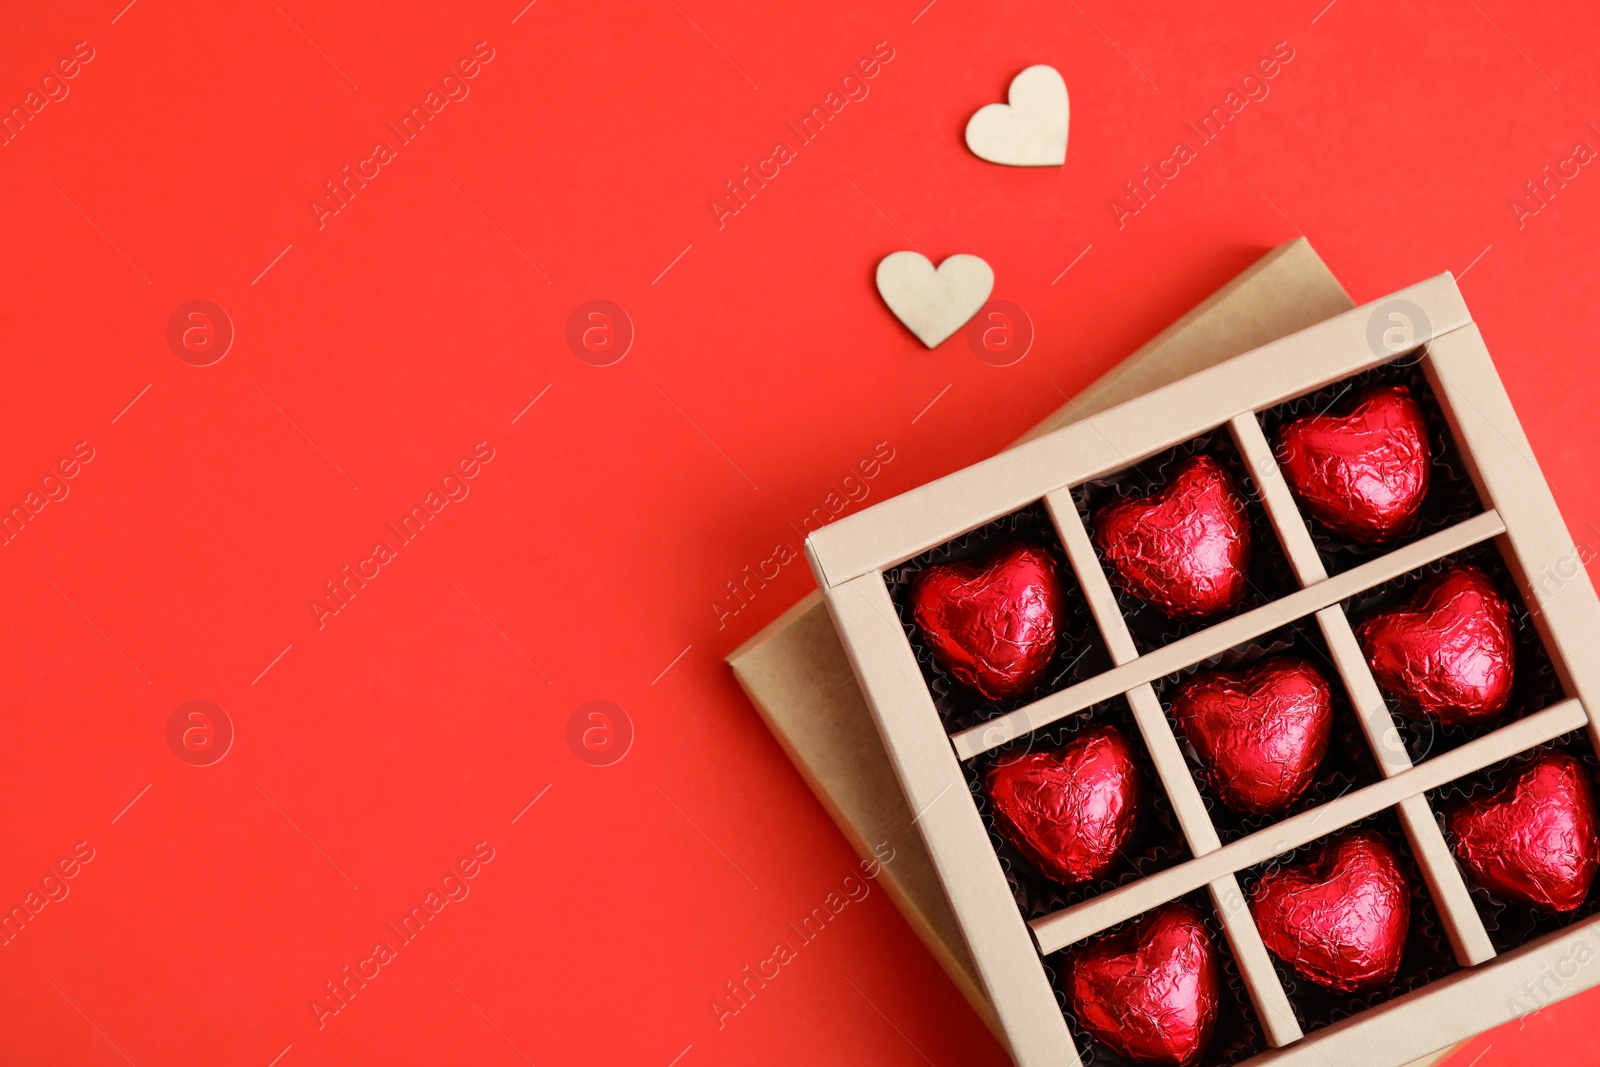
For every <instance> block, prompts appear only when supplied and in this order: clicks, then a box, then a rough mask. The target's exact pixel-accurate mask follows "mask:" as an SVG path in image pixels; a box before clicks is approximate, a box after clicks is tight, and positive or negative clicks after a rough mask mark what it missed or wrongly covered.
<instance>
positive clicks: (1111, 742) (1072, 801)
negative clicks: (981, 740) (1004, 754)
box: [984, 726, 1144, 885]
mask: <svg viewBox="0 0 1600 1067" xmlns="http://www.w3.org/2000/svg"><path fill="white" fill-rule="evenodd" d="M984 792H985V793H986V794H987V795H988V797H989V805H990V809H991V811H992V812H993V813H994V820H995V825H996V827H997V828H998V829H999V831H1000V835H1001V836H1002V837H1004V838H1005V839H1006V840H1007V841H1009V842H1010V843H1011V844H1012V845H1013V846H1014V847H1015V848H1016V849H1017V851H1018V852H1021V853H1022V854H1023V856H1025V857H1026V858H1027V860H1028V862H1030V863H1032V864H1033V865H1034V866H1035V867H1037V868H1038V869H1039V871H1040V872H1042V873H1043V874H1045V875H1046V876H1048V877H1050V878H1053V879H1055V880H1056V881H1058V882H1061V883H1064V884H1066V885H1080V884H1082V883H1085V882H1092V881H1095V880H1096V879H1098V878H1100V877H1102V876H1103V875H1104V874H1105V873H1106V872H1107V871H1109V870H1110V869H1111V868H1112V866H1113V865H1115V863H1116V861H1117V858H1118V855H1119V854H1120V853H1121V851H1122V849H1123V847H1124V846H1125V845H1126V844H1127V843H1128V840H1129V838H1131V837H1132V836H1133V832H1134V830H1135V829H1136V828H1137V826H1138V822H1139V810H1140V808H1141V806H1142V805H1143V802H1144V795H1143V794H1144V786H1143V783H1142V782H1141V781H1140V775H1139V768H1138V765H1137V764H1136V763H1135V762H1134V755H1133V747H1132V746H1131V745H1130V744H1129V743H1128V739H1127V738H1125V737H1123V736H1122V734H1121V732H1119V731H1118V730H1117V729H1116V728H1115V727H1112V726H1090V727H1087V728H1085V729H1084V730H1082V731H1080V732H1079V733H1077V734H1075V735H1074V736H1073V737H1072V738H1071V739H1070V740H1069V741H1068V742H1067V743H1066V744H1065V745H1064V746H1062V747H1061V748H1059V749H1057V750H1055V751H1051V752H1029V753H1026V754H1024V755H1021V756H1017V757H1014V758H1011V759H1006V760H1004V761H1002V762H1000V763H998V764H996V765H995V766H994V767H992V768H990V770H989V773H988V775H987V776H986V777H985V782H984Z"/></svg>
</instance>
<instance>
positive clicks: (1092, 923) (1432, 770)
mask: <svg viewBox="0 0 1600 1067" xmlns="http://www.w3.org/2000/svg"><path fill="white" fill-rule="evenodd" d="M1587 721H1588V716H1587V715H1586V714H1585V712H1584V710H1583V706H1582V705H1581V704H1580V703H1579V702H1578V701H1577V700H1570V699H1569V700H1564V701H1562V702H1561V703H1559V704H1555V705H1553V706H1551V707H1548V708H1546V709H1544V710H1543V711H1539V712H1535V713H1534V714H1532V715H1529V716H1528V717H1527V718H1524V719H1519V720H1517V721H1516V722H1514V723H1511V724H1510V725H1509V726H1505V727H1502V728H1501V729H1499V730H1496V731H1495V732H1494V733H1492V734H1486V735H1484V736H1483V737H1479V738H1477V739H1475V740H1472V741H1469V742H1467V743H1466V744H1464V745H1462V746H1461V747H1460V748H1456V749H1452V750H1451V751H1449V752H1446V753H1444V754H1443V755H1440V756H1435V757H1434V758H1433V759H1431V760H1428V761H1427V762H1426V763H1423V764H1419V765H1418V766H1416V767H1413V768H1411V769H1410V770H1407V771H1404V772H1402V773H1400V774H1397V775H1395V776H1394V777H1392V778H1386V779H1384V780H1383V781H1381V782H1375V783H1373V784H1372V785H1369V786H1365V787H1363V788H1361V789H1356V790H1353V791H1351V792H1349V793H1346V794H1344V795H1343V796H1340V797H1336V798H1334V799H1333V800H1331V801H1329V802H1328V803H1326V804H1323V805H1321V806H1319V807H1316V808H1312V809H1311V810H1309V811H1303V812H1301V813H1300V814H1298V815H1291V816H1290V817H1289V818H1287V819H1284V820H1283V821H1281V822H1278V823H1274V824H1273V825H1271V826H1268V827H1265V828H1264V829H1261V830H1257V831H1256V832H1255V833H1253V834H1250V835H1249V836H1248V837H1242V838H1240V839H1239V840H1237V841H1233V842H1230V843H1229V844H1226V845H1223V846H1222V847H1221V848H1219V849H1217V850H1216V851H1215V852H1208V853H1206V854H1205V855H1203V856H1197V857H1195V858H1194V859H1191V860H1188V861H1187V862H1185V863H1180V864H1179V865H1177V866H1176V867H1169V868H1167V869H1166V870H1164V871H1158V872H1156V873H1155V874H1152V875H1150V876H1149V877H1147V878H1143V879H1141V880H1140V881H1137V882H1132V883H1130V884H1128V885H1125V886H1121V887H1119V888H1117V889H1113V890H1111V891H1110V892H1107V893H1102V894H1100V895H1099V896H1097V897H1092V898H1090V899H1089V900H1086V901H1084V902H1083V903H1081V904H1075V905H1073V906H1072V907H1070V908H1063V909H1062V910H1060V911H1058V912H1055V913H1054V914H1052V915H1046V916H1044V917H1042V918H1039V919H1034V920H1033V921H1032V922H1031V923H1030V924H1029V925H1030V926H1031V927H1032V929H1033V935H1034V938H1035V940H1036V941H1037V942H1038V944H1039V948H1040V950H1041V951H1042V952H1045V953H1050V952H1054V951H1056V950H1058V949H1061V948H1064V947H1066V946H1067V945H1070V944H1072V943H1074V942H1076V941H1079V940H1081V939H1083V938H1085V937H1087V936H1089V935H1090V934H1093V933H1095V932H1097V931H1099V930H1103V929H1105V928H1106V927H1108V926H1115V925H1116V924H1117V923H1120V922H1123V921H1125V920H1127V919H1131V918H1133V917H1134V916H1136V915H1141V914H1143V913H1144V912H1146V911H1148V910H1150V909H1151V908H1153V907H1155V906H1156V905H1158V904H1163V903H1165V902H1167V901H1169V900H1173V899H1175V898H1177V897H1180V896H1183V895H1184V894H1185V893H1192V892H1193V891H1195V890H1196V889H1199V888H1200V887H1201V886H1203V885H1206V884H1207V883H1209V882H1213V881H1215V880H1216V879H1218V878H1220V877H1222V876H1223V875H1224V874H1233V873H1236V872H1238V871H1240V870H1243V869H1245V868H1247V867H1253V866H1255V865H1256V864H1258V863H1261V862H1263V861H1265V860H1268V859H1271V858H1272V857H1273V856H1277V855H1280V854H1282V853H1284V852H1288V851H1289V850H1290V849H1294V848H1298V847H1300V846H1301V845H1304V844H1306V843H1307V842H1310V841H1314V840H1316V839H1317V838H1319V837H1323V836H1325V835H1327V834H1331V833H1333V832H1334V831H1336V830H1338V829H1340V828H1341V827H1344V826H1348V825H1350V824H1351V823H1354V822H1359V821H1360V820H1362V819H1365V818H1366V817H1367V816H1369V815H1373V814H1376V813H1377V812H1379V811H1382V810H1384V809H1385V808H1391V807H1395V806H1396V805H1398V804H1399V803H1400V802H1401V801H1402V800H1405V799H1406V798H1407V797H1412V796H1419V795H1421V794H1422V793H1424V792H1426V791H1427V790H1429V789H1436V788H1438V787H1439V786H1441V785H1443V784H1445V783H1446V782H1450V781H1454V780H1455V779H1457V778H1460V777H1463V776H1464V775H1468V774H1472V773H1473V772H1475V771H1479V770H1482V769H1483V768H1484V767H1487V766H1489V765H1491V764H1493V763H1497V762H1499V761H1500V760H1503V759H1506V758H1507V757H1509V756H1513V755H1516V754H1517V753H1518V752H1523V751H1526V750H1527V749H1530V748H1533V747H1534V746H1536V745H1540V744H1543V743H1544V742H1546V741H1549V740H1551V739H1553V738H1556V737H1560V736H1561V735H1562V734H1564V733H1567V732H1569V731H1571V730H1575V729H1577V728H1578V727H1579V726H1582V725H1584V724H1585V723H1586V722H1587Z"/></svg>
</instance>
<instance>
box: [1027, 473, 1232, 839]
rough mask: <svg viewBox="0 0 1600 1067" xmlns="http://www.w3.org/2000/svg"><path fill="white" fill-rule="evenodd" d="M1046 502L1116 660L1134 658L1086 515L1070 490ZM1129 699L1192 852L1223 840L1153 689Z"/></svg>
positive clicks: (1141, 688) (1134, 650) (1136, 692)
mask: <svg viewBox="0 0 1600 1067" xmlns="http://www.w3.org/2000/svg"><path fill="white" fill-rule="evenodd" d="M1044 503H1045V508H1046V510H1048V511H1049V512H1050V518H1051V520H1052V521H1053V522H1054V523H1055V526H1056V532H1057V533H1059V534H1060V535H1061V544H1062V547H1063V548H1065V549H1066V551H1067V558H1068V559H1069V560H1071V561H1072V568H1073V571H1074V573H1075V574H1076V575H1077V577H1078V585H1079V586H1080V587H1082V589H1083V594H1084V597H1085V598H1086V599H1087V600H1088V601H1089V610H1090V612H1091V613H1092V614H1093V615H1094V620H1095V623H1096V624H1097V625H1098V626H1099V628H1100V633H1101V636H1102V637H1103V638H1104V639H1105V642H1106V647H1107V648H1108V649H1109V650H1110V652H1111V660H1112V662H1113V663H1117V664H1122V663H1131V662H1132V661H1133V660H1135V659H1138V658H1139V652H1138V649H1137V648H1136V647H1135V646H1134V643H1133V635H1132V634H1131V633H1129V632H1128V624H1127V622H1126V620H1124V619H1123V617H1122V611H1121V609H1120V608H1119V607H1118V606H1117V598H1116V594H1115V593H1113V592H1112V591H1111V583H1110V582H1109V581H1107V580H1106V573H1105V569H1104V568H1103V567H1101V565H1100V560H1099V557H1098V556H1097V555H1096V554H1095V551H1094V546H1093V545H1092V544H1091V543H1090V541H1089V532H1088V531H1087V530H1086V529H1085V528H1084V525H1083V517H1082V516H1081V515H1079V514H1078V508H1077V505H1076V504H1075V503H1074V502H1073V500H1072V493H1071V491H1070V490H1066V489H1058V490H1056V491H1055V492H1053V493H1051V494H1049V495H1048V496H1046V497H1045V498H1044ZM1127 698H1128V705H1129V707H1130V708H1131V709H1132V710H1133V719H1134V722H1135V723H1136V724H1137V725H1138V727H1139V733H1140V735H1141V736H1142V737H1143V738H1144V745H1145V749H1146V750H1147V751H1148V752H1149V753H1150V761H1151V762H1152V763H1154V764H1155V768H1156V776H1157V777H1158V778H1160V779H1161V784H1162V786H1163V788H1165V790H1166V793H1167V799H1168V800H1170V801H1171V802H1172V808H1173V813H1174V814H1175V815H1176V816H1177V818H1178V826H1179V828H1180V829H1182V831H1183V836H1184V840H1185V841H1186V842H1187V843H1188V846H1189V851H1190V853H1191V854H1193V855H1196V856H1199V855H1201V854H1203V853H1206V852H1211V851H1213V850H1215V849H1217V848H1218V847H1220V846H1221V844H1222V841H1221V840H1220V839H1219V838H1218V837H1217V831H1216V828H1215V827H1214V826H1212V825H1211V815H1210V813H1209V812H1207V810H1206V803H1205V801H1204V800H1202V799H1200V790H1199V788H1198V787H1197V786H1196V785H1195V782H1194V775H1193V774H1191V773H1190V771H1189V764H1188V761H1187V760H1185V759H1184V758H1183V751H1182V749H1180V748H1179V747H1178V739H1177V737H1176V736H1174V734H1173V732H1172V724H1171V723H1170V722H1169V721H1167V716H1166V713H1165V712H1164V711H1162V710H1161V702H1160V701H1159V700H1157V699H1156V694H1155V690H1154V689H1152V688H1150V686H1149V685H1148V684H1145V685H1140V686H1135V687H1134V688H1133V689H1131V690H1129V692H1128V694H1127Z"/></svg>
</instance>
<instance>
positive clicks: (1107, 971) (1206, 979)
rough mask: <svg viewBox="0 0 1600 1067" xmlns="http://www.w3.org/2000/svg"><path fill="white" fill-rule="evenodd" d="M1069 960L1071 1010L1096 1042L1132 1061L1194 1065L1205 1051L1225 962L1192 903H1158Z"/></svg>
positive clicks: (1179, 1066) (1214, 1020) (1182, 1066)
mask: <svg viewBox="0 0 1600 1067" xmlns="http://www.w3.org/2000/svg"><path fill="white" fill-rule="evenodd" d="M1068 967H1069V968H1070V973H1069V974H1068V976H1067V982H1066V986H1067V998H1068V1000H1069V1001H1070V1002H1071V1005H1072V1012H1073V1014H1074V1015H1075V1016H1076V1017H1077V1019H1078V1023H1079V1025H1081V1026H1082V1027H1083V1028H1084V1029H1085V1030H1087V1031H1088V1032H1089V1033H1090V1035H1092V1036H1093V1037H1094V1038H1095V1039H1096V1040H1097V1041H1100V1042H1102V1043H1104V1044H1105V1045H1107V1046H1108V1047H1109V1048H1111V1049H1112V1050H1113V1051H1115V1052H1117V1053H1118V1054H1120V1055H1122V1056H1126V1057H1127V1058H1128V1059H1130V1060H1133V1061H1134V1062H1135V1063H1149V1064H1164V1065H1167V1067H1190V1065H1192V1064H1195V1063H1198V1062H1199V1061H1200V1059H1201V1057H1203V1056H1204V1055H1205V1052H1206V1048H1207V1047H1208V1046H1209V1045H1210V1044H1211V1037H1212V1034H1213V1032H1214V1031H1215V1029H1216V1023H1217V1013H1218V1008H1219V1005H1220V1003H1221V999H1222V977H1221V970H1222V969H1221V966H1220V964H1219V962H1218V959H1217V950H1216V948H1215V946H1213V945H1212V943H1211V938H1210V937H1209V936H1208V935H1207V933H1206V927H1205V922H1204V921H1203V920H1202V918H1201V916H1200V913H1199V912H1197V911H1196V910H1195V909H1194V908H1192V907H1190V906H1189V905H1187V904H1182V903H1179V904H1168V905H1165V906H1163V907H1161V908H1158V909H1156V910H1155V911H1153V912H1151V913H1150V914H1149V915H1147V916H1146V917H1145V918H1144V919H1143V920H1141V921H1140V922H1139V924H1138V925H1137V926H1135V927H1134V928H1133V929H1132V930H1129V931H1127V932H1124V933H1120V934H1112V935H1110V936H1108V937H1103V938H1100V939H1099V940H1098V941H1095V942H1093V943H1091V944H1089V945H1086V946H1085V947H1083V948H1082V949H1079V950H1078V951H1077V952H1074V953H1073V954H1072V956H1071V957H1070V958H1069V961H1068Z"/></svg>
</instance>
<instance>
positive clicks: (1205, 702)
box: [1172, 656, 1333, 815]
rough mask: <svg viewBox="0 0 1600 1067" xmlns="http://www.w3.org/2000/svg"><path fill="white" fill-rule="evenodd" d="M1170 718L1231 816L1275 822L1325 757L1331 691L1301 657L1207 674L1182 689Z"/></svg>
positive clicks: (1197, 676)
mask: <svg viewBox="0 0 1600 1067" xmlns="http://www.w3.org/2000/svg"><path fill="white" fill-rule="evenodd" d="M1172 718H1173V720H1174V721H1175V722H1176V723H1177V724H1178V728H1179V730H1181V731H1182V732H1183V736H1184V737H1186V738H1188V740H1189V744H1191V745H1193V746H1194V748H1195V751H1196V752H1198V753H1199V755H1200V759H1201V761H1202V762H1203V763H1204V765H1205V776H1206V780H1207V781H1208V782H1209V783H1210V784H1211V788H1212V789H1213V790H1215V791H1216V793H1217V795H1218V796H1219V797H1221V798H1222V802H1223V803H1224V804H1226V805H1228V807H1230V808H1232V809H1233V810H1234V811H1240V812H1244V813H1245V814H1246V815H1275V814H1277V813H1278V812H1281V811H1283V810H1284V809H1285V808H1287V807H1288V806H1289V805H1290V804H1292V803H1294V801H1295V800H1296V799H1297V798H1298V797H1299V796H1300V794H1302V793H1304V792H1305V791H1306V788H1307V787H1308V786H1309V785H1310V784H1311V782H1312V781H1313V779H1315V778H1316V775H1317V768H1318V767H1319V766H1320V765H1321V764H1322V758H1323V757H1324V756H1326V755H1327V753H1328V736H1329V734H1330V733H1331V732H1332V729H1333V690H1332V688H1331V687H1330V686H1329V685H1328V681H1327V679H1326V678H1324V677H1323V676H1322V673H1321V672H1320V671H1318V670H1317V669H1316V668H1315V667H1313V666H1312V665H1311V664H1310V663H1308V662H1307V661H1305V660H1303V659H1301V658H1300V657H1298V656H1277V657H1274V658H1272V659H1269V660H1266V661H1264V662H1262V663H1258V664H1257V665H1255V666H1254V667H1251V668H1249V669H1248V670H1243V671H1203V672H1201V673H1199V674H1196V675H1195V676H1194V677H1193V678H1190V679H1189V680H1188V681H1187V682H1185V683H1183V685H1182V686H1181V687H1180V688H1179V689H1178V692H1177V694H1176V696H1174V697H1173V700H1172Z"/></svg>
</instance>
